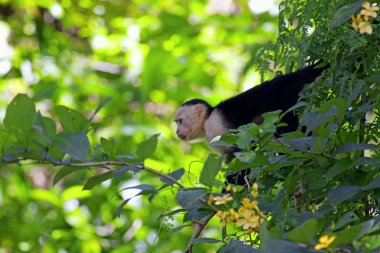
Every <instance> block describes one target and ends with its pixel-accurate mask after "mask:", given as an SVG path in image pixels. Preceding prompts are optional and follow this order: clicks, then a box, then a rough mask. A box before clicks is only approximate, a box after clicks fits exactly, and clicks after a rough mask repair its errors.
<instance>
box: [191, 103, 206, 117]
mask: <svg viewBox="0 0 380 253" xmlns="http://www.w3.org/2000/svg"><path fill="white" fill-rule="evenodd" d="M194 108H195V111H196V112H198V115H201V114H202V113H203V112H204V111H205V110H206V109H205V108H204V106H202V105H200V104H197V105H195V107H194Z"/></svg>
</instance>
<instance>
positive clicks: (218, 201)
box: [214, 193, 233, 205]
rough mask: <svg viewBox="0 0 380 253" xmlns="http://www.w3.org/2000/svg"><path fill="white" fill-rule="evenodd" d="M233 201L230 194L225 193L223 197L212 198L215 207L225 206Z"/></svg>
mask: <svg viewBox="0 0 380 253" xmlns="http://www.w3.org/2000/svg"><path fill="white" fill-rule="evenodd" d="M231 200H233V198H232V196H231V194H229V193H227V194H224V195H223V196H221V197H220V196H218V197H214V201H215V205H223V204H226V203H227V202H228V201H231Z"/></svg>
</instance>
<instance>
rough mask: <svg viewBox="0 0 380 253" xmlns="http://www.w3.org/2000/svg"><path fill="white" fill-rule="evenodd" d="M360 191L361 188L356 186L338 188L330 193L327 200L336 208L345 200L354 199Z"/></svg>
mask: <svg viewBox="0 0 380 253" xmlns="http://www.w3.org/2000/svg"><path fill="white" fill-rule="evenodd" d="M360 189H361V187H360V186H355V185H347V186H341V187H337V188H335V189H333V190H331V191H330V192H329V193H328V196H327V199H328V201H329V202H330V204H331V205H332V206H336V205H339V204H340V203H342V202H343V201H345V200H349V199H351V198H353V197H354V196H355V195H356V194H357V193H358V192H359V191H360Z"/></svg>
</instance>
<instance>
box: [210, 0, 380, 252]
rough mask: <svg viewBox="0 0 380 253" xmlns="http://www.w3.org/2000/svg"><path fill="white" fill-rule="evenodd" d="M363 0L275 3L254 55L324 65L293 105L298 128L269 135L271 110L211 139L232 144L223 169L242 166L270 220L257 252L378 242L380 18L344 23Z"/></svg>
mask: <svg viewBox="0 0 380 253" xmlns="http://www.w3.org/2000/svg"><path fill="white" fill-rule="evenodd" d="M366 6H367V7H368V6H371V3H365V4H363V1H355V2H352V1H351V2H347V1H318V2H315V1H283V2H282V3H281V10H282V11H281V13H280V26H279V27H280V36H279V38H278V41H277V43H276V44H275V45H269V46H268V47H267V48H266V49H265V50H263V52H262V54H261V57H262V61H263V62H266V61H268V60H274V61H276V63H277V65H280V66H285V67H286V70H287V71H289V70H292V69H294V68H295V67H296V68H298V67H300V66H304V64H305V62H309V61H313V60H321V59H322V60H323V61H325V62H328V63H329V68H328V69H327V70H326V71H325V72H324V74H323V75H322V76H321V77H320V78H318V79H317V80H316V81H315V82H314V83H313V84H310V85H308V86H307V88H306V89H305V91H304V92H303V94H302V101H300V102H299V103H298V104H297V105H296V106H295V108H297V110H298V111H299V114H300V115H301V117H300V126H301V127H300V129H302V130H303V131H296V132H292V133H288V134H285V135H282V136H281V137H279V138H275V137H273V136H274V133H275V132H276V128H275V126H276V125H275V123H276V122H278V120H279V118H280V114H279V112H277V113H276V112H274V113H270V114H266V115H264V118H265V120H264V124H262V125H260V126H257V125H247V126H243V127H240V128H239V129H238V131H237V132H236V133H234V134H230V135H227V136H223V137H222V138H221V140H220V141H219V142H217V143H215V144H214V145H217V146H221V145H222V146H225V147H230V146H231V145H232V146H236V147H238V148H239V149H240V150H241V151H240V152H238V153H236V154H235V155H236V158H235V159H234V160H233V161H232V163H231V164H230V165H229V166H228V167H227V168H226V170H227V171H228V172H230V173H236V172H240V171H244V170H246V169H251V172H250V176H249V177H248V178H249V179H250V180H252V181H255V182H257V183H258V184H259V185H260V186H261V187H260V189H265V190H263V191H262V192H260V198H259V201H258V202H259V205H260V209H262V210H263V211H264V213H266V214H267V215H270V216H271V219H270V220H269V221H268V222H267V224H266V226H262V228H261V229H260V236H259V237H258V238H257V239H256V240H255V243H257V244H258V243H259V242H260V249H262V250H263V252H284V253H286V252H315V251H316V250H329V251H332V252H378V250H379V248H380V244H379V238H380V220H379V218H378V215H379V203H380V190H379V188H380V173H379V167H380V156H379V149H378V142H379V136H380V135H379V134H380V131H379V130H380V128H379V115H378V112H379V102H380V97H379V92H378V85H379V81H380V80H379V79H378V76H379V73H380V66H379V64H380V61H379V56H380V55H379V49H380V48H379V38H380V37H379V34H380V30H379V27H378V21H379V18H378V17H377V15H373V16H372V17H374V18H376V19H375V21H377V22H375V21H373V22H372V28H373V32H371V33H362V32H360V33H359V32H358V31H356V27H355V26H351V22H348V21H350V20H351V17H352V16H353V15H356V14H357V13H359V12H364V11H368V10H367V9H368V8H369V7H368V8H365V7H366ZM372 6H373V5H372ZM362 8H363V9H362ZM373 9H377V8H373ZM329 13H331V16H329V15H328V14H329ZM366 13H367V12H366ZM263 66H264V64H262V65H261V68H262V70H265V68H264V67H263ZM305 102H307V103H305ZM252 181H251V182H250V183H252ZM326 235H330V236H331V239H330V238H329V237H326ZM319 237H321V238H320V240H319V243H318V238H319ZM252 252H254V251H252Z"/></svg>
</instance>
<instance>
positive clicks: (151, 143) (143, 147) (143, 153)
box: [136, 134, 160, 162]
mask: <svg viewBox="0 0 380 253" xmlns="http://www.w3.org/2000/svg"><path fill="white" fill-rule="evenodd" d="M159 135H160V134H155V135H152V136H151V137H149V138H148V139H146V140H145V141H143V142H142V143H141V144H140V145H139V147H138V148H137V151H136V155H137V159H138V160H139V161H140V162H143V161H144V160H145V159H146V158H148V157H150V156H151V155H152V154H153V153H154V151H155V150H156V148H157V142H158V136H159Z"/></svg>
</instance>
